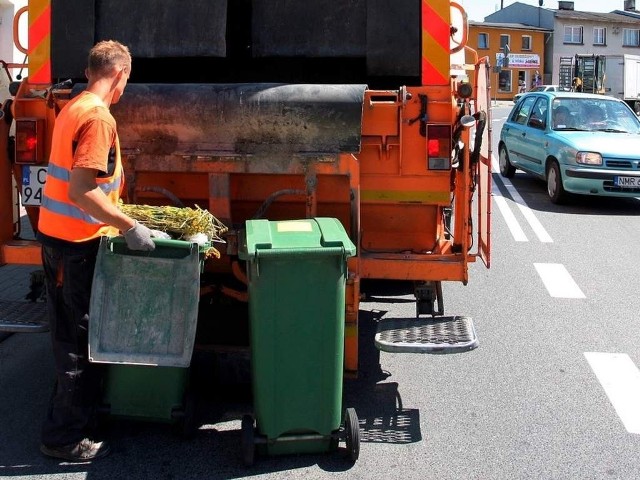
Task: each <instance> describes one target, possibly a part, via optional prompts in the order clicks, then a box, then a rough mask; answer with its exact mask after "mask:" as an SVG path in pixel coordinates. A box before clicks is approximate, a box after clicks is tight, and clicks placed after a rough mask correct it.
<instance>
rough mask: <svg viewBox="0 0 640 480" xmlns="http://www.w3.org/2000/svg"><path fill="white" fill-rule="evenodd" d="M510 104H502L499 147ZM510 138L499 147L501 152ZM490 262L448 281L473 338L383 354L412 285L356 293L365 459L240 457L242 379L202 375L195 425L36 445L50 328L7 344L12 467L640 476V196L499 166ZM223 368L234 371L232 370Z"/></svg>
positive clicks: (196, 474)
mask: <svg viewBox="0 0 640 480" xmlns="http://www.w3.org/2000/svg"><path fill="white" fill-rule="evenodd" d="M508 110H509V107H497V108H495V109H494V111H493V129H494V142H495V144H496V145H497V138H498V136H499V129H500V125H501V121H502V119H504V117H505V116H506V114H507V112H508ZM496 154H497V148H495V147H494V155H496ZM494 180H495V183H494V198H493V222H492V225H493V235H492V265H491V269H490V270H486V269H485V268H484V266H483V265H481V264H474V265H472V267H471V272H470V282H469V284H468V285H467V286H464V285H461V284H445V286H444V298H445V308H446V312H447V314H452V315H453V314H457V315H469V316H471V317H473V319H474V321H475V327H476V330H477V332H478V336H479V339H480V346H479V348H477V349H475V350H473V351H470V352H467V353H462V354H453V355H419V354H389V353H379V352H378V351H377V350H376V349H375V348H374V347H373V332H374V329H375V324H376V322H378V321H383V320H385V319H390V318H412V317H414V315H415V305H414V303H413V302H411V300H412V295H411V292H410V290H408V289H407V288H405V287H406V285H403V284H400V283H397V284H396V283H394V284H380V283H378V284H370V285H368V286H367V288H368V289H369V291H370V292H372V293H375V295H374V296H373V297H371V298H374V299H375V302H372V301H368V302H364V303H362V304H361V312H360V324H361V332H360V335H361V338H360V345H361V348H362V352H361V375H360V377H359V378H358V379H357V380H349V381H347V382H345V401H344V403H345V406H352V407H355V408H356V411H357V412H358V416H359V417H360V426H361V440H362V445H361V451H360V459H359V460H358V461H357V462H356V463H355V464H351V463H350V462H349V461H348V460H347V459H346V458H345V457H344V455H340V454H331V455H300V456H283V457H268V458H259V459H258V461H257V462H256V464H255V465H254V466H252V467H245V466H243V464H242V458H241V448H240V440H241V436H240V421H239V418H240V415H241V414H242V413H243V412H245V411H248V409H250V399H249V397H248V395H247V391H246V388H244V387H245V385H243V384H242V383H241V382H234V381H233V380H232V377H233V375H232V374H231V372H230V370H231V365H235V366H236V367H237V366H238V365H240V366H241V365H242V362H240V361H238V360H239V359H241V357H237V358H235V359H234V358H231V357H230V359H229V362H230V363H229V368H228V369H223V371H222V372H219V373H221V376H220V377H218V378H219V379H222V380H223V383H224V382H226V383H225V385H224V387H223V388H222V387H221V388H219V389H218V390H217V391H216V389H215V388H211V389H206V390H203V391H202V392H200V393H201V403H200V408H199V415H198V423H199V425H200V428H199V429H198V431H197V433H196V435H195V436H194V437H193V438H191V439H188V440H185V439H183V438H181V437H180V436H178V435H175V434H174V433H173V432H172V431H171V428H169V426H167V425H164V424H157V423H136V422H126V421H118V422H116V423H115V424H113V425H112V426H111V438H112V443H113V445H114V449H115V451H114V452H113V453H112V455H110V456H109V457H107V458H104V459H102V460H100V461H96V462H95V463H94V464H81V465H72V464H64V463H58V462H56V461H54V460H51V459H47V458H44V457H42V456H41V455H40V453H39V452H38V437H39V435H38V433H39V426H40V419H41V417H42V415H43V413H44V411H45V407H46V404H47V399H48V395H49V390H50V386H51V385H50V384H51V377H52V367H51V361H50V349H49V346H48V339H47V336H46V334H32V335H24V334H23V335H13V336H12V337H10V338H8V339H7V340H5V341H4V342H2V343H0V422H1V423H0V476H1V477H7V478H16V479H17V478H29V479H36V478H52V477H55V478H61V479H66V478H69V479H79V478H87V479H103V478H104V479H113V478H128V479H146V478H149V479H183V478H186V479H190V478H194V479H195V478H207V479H218V478H220V479H223V478H252V477H255V478H265V479H276V478H278V479H279V478H287V479H295V478H304V479H308V478H313V479H323V478H349V479H385V480H388V479H406V480H409V479H420V480H424V479H438V480H449V479H451V480H454V479H455V480H460V479H481V480H485V479H496V480H498V479H499V480H503V479H504V480H513V479H527V480H528V479H545V480H548V479H624V480H629V479H640V456H639V455H638V451H640V420H639V418H640V372H639V371H638V369H637V368H636V366H635V365H640V347H639V346H638V341H637V339H638V338H640V322H638V312H639V311H640V299H639V296H638V294H637V291H638V287H637V278H638V275H637V273H636V270H637V268H638V266H637V264H636V262H638V253H637V252H638V251H639V250H640V237H639V236H638V232H640V200H625V201H620V200H604V199H595V198H587V199H585V198H581V199H574V200H573V201H572V202H571V203H570V204H568V205H565V206H555V205H553V204H551V203H550V201H549V200H548V199H547V196H546V192H545V185H544V183H542V182H539V181H537V180H535V179H533V178H531V177H530V176H528V175H526V174H524V173H522V172H518V173H517V174H516V176H515V177H514V178H513V179H511V181H506V180H503V179H501V178H500V177H499V174H494ZM225 375H226V380H225Z"/></svg>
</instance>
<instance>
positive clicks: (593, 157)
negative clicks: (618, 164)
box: [576, 152, 602, 165]
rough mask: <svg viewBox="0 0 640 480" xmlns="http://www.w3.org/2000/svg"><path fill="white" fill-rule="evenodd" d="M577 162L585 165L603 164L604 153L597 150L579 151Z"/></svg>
mask: <svg viewBox="0 0 640 480" xmlns="http://www.w3.org/2000/svg"><path fill="white" fill-rule="evenodd" d="M576 162H578V163H582V164H583V165H602V155H600V154H599V153H595V152H578V153H577V154H576Z"/></svg>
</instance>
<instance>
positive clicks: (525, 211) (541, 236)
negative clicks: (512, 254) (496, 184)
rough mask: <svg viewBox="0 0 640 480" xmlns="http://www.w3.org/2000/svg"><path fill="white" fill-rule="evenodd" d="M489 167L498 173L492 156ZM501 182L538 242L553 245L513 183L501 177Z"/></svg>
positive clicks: (497, 167) (496, 164) (498, 169)
mask: <svg viewBox="0 0 640 480" xmlns="http://www.w3.org/2000/svg"><path fill="white" fill-rule="evenodd" d="M491 166H492V168H493V171H495V172H499V171H500V165H499V164H498V160H497V159H496V157H495V156H492V158H491ZM501 180H502V183H503V185H504V186H505V188H506V189H507V191H508V192H509V195H511V198H513V201H514V202H516V204H517V205H518V208H519V209H520V211H521V212H522V215H523V216H524V218H525V219H526V220H527V222H529V225H530V226H531V229H532V230H533V232H534V233H535V234H536V236H537V237H538V240H540V241H541V242H543V243H553V239H552V238H551V235H549V234H548V233H547V231H546V230H545V228H544V227H543V226H542V224H541V223H540V220H538V218H537V217H536V216H535V215H534V213H533V211H532V210H531V209H530V208H529V206H528V205H527V202H525V201H524V199H523V198H522V196H521V195H520V194H519V193H518V191H517V190H516V187H514V186H513V183H511V181H509V179H508V178H504V177H503V178H501Z"/></svg>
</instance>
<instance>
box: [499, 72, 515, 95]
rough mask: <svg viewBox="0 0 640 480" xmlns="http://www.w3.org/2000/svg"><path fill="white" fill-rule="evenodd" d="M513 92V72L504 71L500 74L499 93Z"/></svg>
mask: <svg viewBox="0 0 640 480" xmlns="http://www.w3.org/2000/svg"><path fill="white" fill-rule="evenodd" d="M511 91H512V87H511V70H502V71H501V72H500V73H499V74H498V92H501V93H510V92H511Z"/></svg>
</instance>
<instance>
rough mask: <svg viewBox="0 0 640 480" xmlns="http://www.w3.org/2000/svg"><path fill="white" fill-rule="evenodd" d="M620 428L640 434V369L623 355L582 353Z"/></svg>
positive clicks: (627, 356)
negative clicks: (620, 422) (615, 414)
mask: <svg viewBox="0 0 640 480" xmlns="http://www.w3.org/2000/svg"><path fill="white" fill-rule="evenodd" d="M584 356H585V357H586V358H587V362H589V365H590V366H591V369H592V370H593V372H594V373H595V374H596V377H597V378H598V381H599V382H600V384H601V385H602V388H604V391H605V393H606V394H607V397H609V401H610V402H611V404H612V405H613V408H614V409H615V411H616V413H617V414H618V417H620V420H622V424H623V425H624V428H626V429H627V432H629V433H636V434H640V408H639V406H640V370H638V368H637V367H636V366H635V365H634V363H633V360H631V358H629V355H627V354H624V353H600V352H585V354H584Z"/></svg>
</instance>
